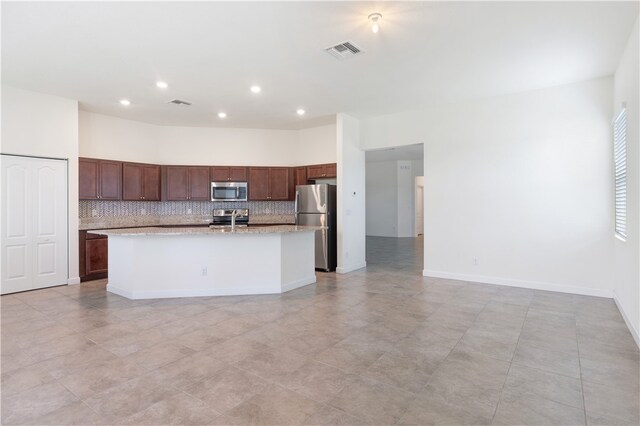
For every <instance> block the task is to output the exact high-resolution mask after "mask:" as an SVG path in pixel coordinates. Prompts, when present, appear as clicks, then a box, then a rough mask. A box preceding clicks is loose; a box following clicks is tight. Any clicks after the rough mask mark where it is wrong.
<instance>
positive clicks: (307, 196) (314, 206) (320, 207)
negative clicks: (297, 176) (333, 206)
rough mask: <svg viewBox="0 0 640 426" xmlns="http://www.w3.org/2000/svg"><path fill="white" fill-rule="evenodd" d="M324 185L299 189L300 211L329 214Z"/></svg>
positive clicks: (305, 186) (297, 190)
mask: <svg viewBox="0 0 640 426" xmlns="http://www.w3.org/2000/svg"><path fill="white" fill-rule="evenodd" d="M324 188H326V186H324V185H304V186H301V187H298V188H297V189H296V192H297V193H298V200H297V201H298V211H300V212H302V213H327V191H325V190H324Z"/></svg>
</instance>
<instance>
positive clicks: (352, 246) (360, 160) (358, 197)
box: [336, 113, 366, 274]
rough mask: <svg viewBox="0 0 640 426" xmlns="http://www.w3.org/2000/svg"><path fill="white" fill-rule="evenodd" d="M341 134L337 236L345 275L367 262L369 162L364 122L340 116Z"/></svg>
mask: <svg viewBox="0 0 640 426" xmlns="http://www.w3.org/2000/svg"><path fill="white" fill-rule="evenodd" d="M336 133H337V163H338V182H339V185H338V190H337V196H336V198H337V222H338V226H337V233H338V238H337V239H338V267H337V268H336V272H338V273H340V274H344V273H347V272H350V271H354V270H356V269H360V268H364V267H365V266H366V261H365V162H364V151H362V150H361V149H360V147H359V145H360V123H359V121H358V120H356V119H355V118H353V117H350V116H348V115H346V114H342V113H340V114H338V115H337V122H336Z"/></svg>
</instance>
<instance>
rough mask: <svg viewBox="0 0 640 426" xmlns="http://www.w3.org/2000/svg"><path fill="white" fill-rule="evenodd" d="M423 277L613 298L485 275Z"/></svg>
mask: <svg viewBox="0 0 640 426" xmlns="http://www.w3.org/2000/svg"><path fill="white" fill-rule="evenodd" d="M422 275H424V276H425V277H434V278H448V279H452V280H461V281H472V282H477V283H484V284H496V285H504V286H508V287H521V288H529V289H533V290H545V291H556V292H559V293H571V294H580V295H583V296H597V297H607V298H609V299H611V298H612V297H613V292H612V291H611V290H605V289H600V288H587V287H578V286H573V285H566V284H556V283H547V282H541V281H525V280H514V279H511V278H501V277H487V276H485V275H469V274H458V273H455V272H443V271H432V270H429V269H424V270H423V271H422Z"/></svg>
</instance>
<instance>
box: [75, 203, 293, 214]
mask: <svg viewBox="0 0 640 426" xmlns="http://www.w3.org/2000/svg"><path fill="white" fill-rule="evenodd" d="M235 208H245V209H246V208H248V209H249V213H250V214H251V215H292V214H294V203H293V202H292V201H248V202H211V201H102V200H80V204H79V212H80V213H79V216H80V218H91V217H118V216H181V215H189V214H192V215H211V214H212V212H213V209H235Z"/></svg>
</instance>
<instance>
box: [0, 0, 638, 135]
mask: <svg viewBox="0 0 640 426" xmlns="http://www.w3.org/2000/svg"><path fill="white" fill-rule="evenodd" d="M374 11H378V12H381V13H382V15H383V18H382V20H381V30H380V32H379V33H378V34H373V33H372V32H371V31H370V29H369V26H368V22H367V19H366V17H367V15H368V14H369V13H371V12H374ZM637 15H638V2H567V3H564V2H556V3H548V2H540V3H537V2H491V3H489V2H487V3H480V2H377V3H373V2H260V3H247V2H234V3H229V2H210V3H205V2H189V3H186V2H185V3H180V2H129V3H125V2H117V3H116V2H93V3H83V2H73V3H54V2H51V3H40V2H39V3H36V2H2V81H3V83H6V84H11V85H14V86H17V87H21V88H24V89H29V90H34V91H39V92H43V93H50V94H53V95H58V96H63V97H68V98H72V99H77V100H79V101H80V103H81V107H82V108H83V109H85V110H88V111H95V112H100V113H104V114H109V115H114V116H118V117H123V118H128V119H132V120H139V121H145V122H149V123H155V124H161V125H185V126H226V127H254V128H279V129H296V128H302V127H311V126H314V125H318V124H323V123H326V122H329V121H332V120H333V119H334V118H333V117H334V114H335V113H336V112H347V113H351V114H354V115H355V116H357V117H370V116H375V115H381V114H386V113H393V112H399V111H404V110H411V109H416V108H422V107H428V106H433V105H438V104H442V103H451V102H460V101H464V100H467V99H472V98H478V97H485V96H493V95H498V94H504V93H513V92H519V91H523V90H530V89H536V88H541V87H548V86H554V85H559V84H565V83H571V82H576V81H582V80H587V79H591V78H596V77H600V76H606V75H611V74H612V73H613V72H614V70H615V68H616V65H617V63H618V60H619V58H620V55H621V53H622V49H623V48H624V45H625V42H626V40H627V38H628V36H629V33H630V31H631V27H632V25H633V22H634V20H635V18H636V16H637ZM346 40H351V41H354V42H355V43H356V44H357V45H359V46H360V47H361V48H363V49H364V50H365V51H366V52H365V54H363V55H362V56H360V57H355V58H351V59H349V60H345V61H342V62H341V61H338V60H336V59H334V58H333V57H331V56H330V55H329V54H327V53H325V52H324V50H323V49H324V48H326V47H329V46H331V45H334V44H337V43H340V42H343V41H346ZM158 79H162V80H164V81H166V82H168V83H169V85H170V86H169V89H168V90H166V91H160V90H159V89H157V88H156V87H155V82H156V80H158ZM252 84H259V85H261V86H262V88H263V92H262V93H261V94H260V95H257V96H256V95H253V94H252V93H250V92H249V86H250V85H252ZM121 98H129V99H131V101H132V102H133V103H132V105H131V106H129V107H128V108H125V107H122V106H120V105H119V104H118V100H119V99H121ZM174 98H180V99H185V100H188V101H191V102H193V106H191V107H182V106H174V105H167V104H166V102H167V101H169V100H171V99H174ZM299 107H303V108H304V109H306V110H307V115H306V116H304V117H303V118H301V117H298V116H297V115H296V114H295V110H296V109H297V108H299ZM222 110H224V111H226V112H227V114H228V118H227V119H226V120H225V121H220V120H219V119H218V118H217V117H216V114H217V112H218V111H222Z"/></svg>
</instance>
